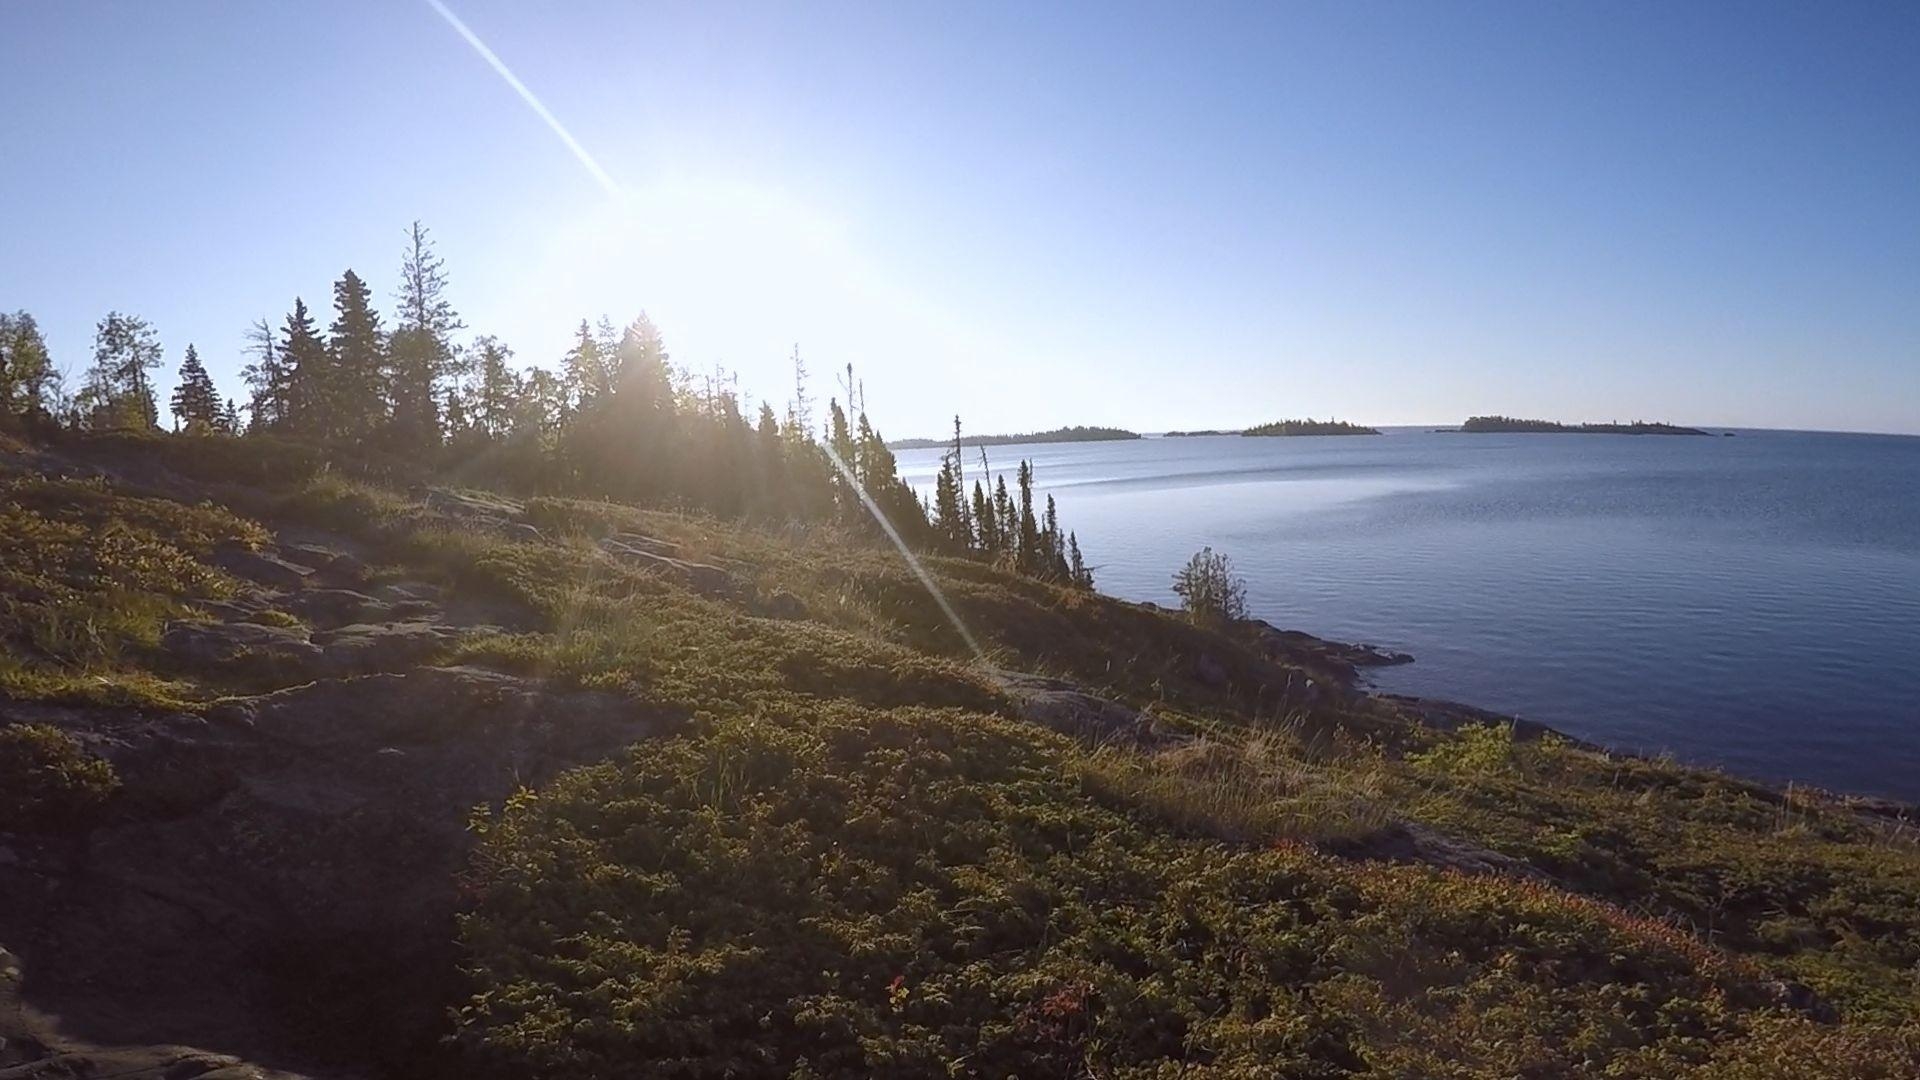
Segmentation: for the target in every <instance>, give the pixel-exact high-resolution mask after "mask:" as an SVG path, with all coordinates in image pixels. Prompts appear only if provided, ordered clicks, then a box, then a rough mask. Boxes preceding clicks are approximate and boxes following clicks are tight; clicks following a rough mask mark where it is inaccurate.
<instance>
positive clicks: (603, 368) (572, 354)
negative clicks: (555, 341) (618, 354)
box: [560, 319, 613, 412]
mask: <svg viewBox="0 0 1920 1080" xmlns="http://www.w3.org/2000/svg"><path fill="white" fill-rule="evenodd" d="M560 370H561V371H562V372H564V373H565V379H566V384H567V393H568V396H569V398H571V399H572V403H573V408H574V409H575V411H579V412H584V411H586V410H587V409H589V408H591V407H592V406H593V405H594V404H595V403H596V402H599V401H603V400H605V399H606V397H607V396H608V395H609V394H611V393H612V392H613V364H612V360H611V358H610V357H608V356H607V354H606V353H605V352H603V351H602V350H601V348H600V339H599V338H598V337H595V336H594V333H593V327H591V326H589V325H588V323H587V320H585V319H581V320H580V327H579V329H577V330H575V331H574V342H573V348H571V349H569V350H567V355H566V356H564V357H562V358H561V361H560Z"/></svg>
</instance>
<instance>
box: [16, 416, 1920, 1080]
mask: <svg viewBox="0 0 1920 1080" xmlns="http://www.w3.org/2000/svg"><path fill="white" fill-rule="evenodd" d="M429 479H430V478H424V477H415V476H409V475H407V474H406V470H405V469H404V467H399V466H394V465H392V464H391V463H386V464H380V465H375V464H373V463H367V464H364V465H363V466H362V467H361V468H360V470H359V472H358V473H357V478H356V479H347V478H344V477H343V476H342V471H341V470H340V469H339V468H338V467H335V468H331V469H329V468H323V467H322V464H321V461H320V459H319V458H318V457H317V455H315V454H313V453H311V452H310V451H307V450H305V449H304V448H301V447H297V446H291V445H286V444H277V443H273V442H272V441H271V440H257V439H256V440H249V442H248V444H247V445H246V446H245V447H240V446H239V445H238V444H237V443H234V442H232V441H230V440H224V439H217V438H205V439H186V438H154V439H116V438H95V439H82V440H77V441H73V442H71V443H69V444H68V445H65V446H62V447H60V448H58V449H57V450H34V449H28V448H24V447H23V448H16V449H15V450H14V451H12V452H9V453H6V454H4V455H0V519H3V520H0V525H4V533H5V535H6V536H7V537H8V542H7V543H6V544H5V545H3V546H0V604H3V605H4V606H0V639H3V640H4V642H5V653H4V658H3V659H0V949H3V950H5V951H4V954H0V1039H4V1040H5V1041H4V1043H0V1076H16V1075H18V1076H36V1077H53V1076H69V1075H79V1076H85V1075H115V1076H151V1077H161V1076H166V1077H174V1076H195V1075H203V1076H243V1075H273V1074H274V1073H275V1072H276V1071H277V1072H278V1073H283V1074H300V1075H310V1076H333V1075H340V1076H419V1075H447V1076H468V1075H480V1074H488V1073H499V1074H501V1075H516V1076H517V1075H537V1076H555V1077H559V1076H566V1077H579V1076H608V1077H612V1076H632V1075H649V1076H685V1077H696V1076H716V1077H717V1076H774V1077H801V1076H813V1077H820V1076H829V1075H831V1076H845V1077H854V1076H874V1075H883V1076H903V1077H904V1076H944V1075H973V1076H1004V1075H1011V1074H1014V1073H1016V1072H1017V1073H1018V1074H1019V1075H1022V1076H1060V1077H1067V1076H1089V1075H1092V1076H1101V1077H1121V1076H1127V1077H1141V1076H1171V1075H1176V1074H1177V1075H1182V1076H1185V1075H1217V1076H1316V1077H1317V1076H1348V1075H1360V1076H1380V1077H1388V1076H1410V1075H1447V1076H1489V1077H1508V1076H1515V1075H1528V1076H1549V1075H1570V1074H1571V1075H1607V1076H1669V1075H1673V1074H1675V1073H1676V1072H1680V1071H1685V1070H1695V1071H1697V1072H1698V1073H1699V1074H1700V1075H1708V1076H1727V1077H1751V1076H1835V1077H1842V1076H1845V1077H1854V1076H1885V1077H1904V1076H1911V1075H1914V1074H1915V1072H1916V1069H1917V1068H1920V1026H1916V1025H1917V1023H1920V848H1917V847H1916V846H1915V843H1914V840H1913V834H1912V830H1911V828H1910V826H1909V825H1908V824H1907V822H1906V818H1905V816H1904V814H1905V808H1902V807H1895V806H1888V805H1885V804H1880V803H1873V802H1868V801H1862V800H1848V799H1842V798H1838V797H1834V796H1829V795H1825V794H1821V793H1817V792H1805V791H1794V792H1790V793H1780V792H1776V791H1772V790H1768V789H1766V788H1763V787H1759V786H1756V785H1752V784H1748V783H1745V782H1742V781H1739V780H1737V779H1734V778H1730V777H1727V776H1723V775H1719V774H1715V773H1710V772H1702V771H1698V770H1690V769H1686V768H1681V767H1678V766H1676V765H1673V764H1671V763H1668V762H1661V761H1649V760H1643V759H1637V758H1627V757H1620V756H1612V755H1608V754H1606V753H1605V752H1603V751H1600V750H1598V749H1596V748H1590V747H1584V746H1581V745H1578V744H1576V743H1573V742H1571V741H1569V740H1565V739H1561V738H1559V737H1557V736H1554V735H1552V734H1551V733H1549V732H1544V731H1541V730H1539V729H1537V728H1529V727H1527V726H1525V725H1514V724H1505V723H1503V722H1502V721H1501V719H1500V718H1497V717H1491V716H1488V715H1486V714H1481V713H1477V712H1475V711H1473V710H1470V709H1465V708H1462V707H1457V706H1447V705H1442V704H1439V703H1432V702H1420V701H1410V700H1405V699H1393V698H1385V697H1380V696H1375V695H1371V694H1368V693H1366V692H1365V690H1364V687H1363V686H1362V684H1361V682H1360V680H1359V677H1358V673H1357V671H1356V666H1355V665H1356V664H1360V665H1364V664H1366V663H1370V662H1376V661H1378V660H1380V659H1382V658H1381V657H1379V656H1378V655H1377V654H1370V653H1368V652H1366V651H1364V650H1356V649H1351V648H1346V647H1341V646H1337V645H1333V644H1331V643H1325V642H1318V641H1315V640H1313V639H1311V638H1307V637H1305V636H1304V635H1290V634H1284V633H1280V632H1277V631H1273V630H1272V629H1271V628H1268V627H1265V626H1264V625H1262V624H1247V625H1242V626H1235V627H1228V628H1220V629H1208V628H1203V627H1198V626H1194V625H1191V624H1189V623H1187V622H1185V621H1183V620H1181V619H1178V618H1176V617H1174V616H1173V615H1171V614H1169V613H1165V612H1161V611H1158V610H1154V609H1151V608H1149V607H1145V606H1140V605H1132V604H1126V603H1122V602H1119V601H1116V600H1113V599H1111V598H1107V597H1102V596H1099V595H1097V594H1091V593H1087V592H1084V591H1081V590H1077V589H1070V588H1062V587H1059V586H1055V585H1050V584H1046V583H1042V582H1037V581H1034V580H1031V579H1028V578H1023V577H1019V576H1015V575H1012V574H1008V573H1005V572H1002V571H1000V570H997V569H995V568H992V567H990V566H987V565H984V564H982V563H980V562H977V561H973V560H967V559H950V558H933V559H929V560H928V569H929V571H930V572H931V574H932V575H933V577H934V578H935V580H936V581H937V582H938V584H939V586H940V588H941V589H942V591H943V592H944V593H945V595H946V598H947V599H948V600H949V601H950V603H951V606H952V608H953V609H954V611H955V612H956V613H957V615H958V617H959V618H960V620H961V621H962V622H963V623H964V624H965V626H966V628H967V631H968V632H969V633H970V634H971V636H972V637H974V638H975V639H977V640H978V642H979V643H980V645H981V648H982V650H983V653H984V655H980V656H976V655H975V654H974V653H973V652H972V651H971V650H970V649H969V647H968V645H967V644H966V642H965V640H964V639H963V637H962V635H961V634H960V632H959V631H958V630H957V629H956V628H955V627H954V626H953V625H952V624H951V623H949V621H948V619H947V617H946V616H945V614H944V613H943V612H942V609H941V607H940V605H939V604H938V603H937V602H936V600H935V599H934V598H933V597H932V596H931V595H930V594H929V593H928V592H927V590H926V589H925V588H924V587H923V586H922V585H921V584H920V582H919V581H918V580H917V579H916V578H915V577H914V575H913V574H912V573H911V572H910V571H909V570H908V569H907V568H906V567H905V566H904V565H903V564H902V562H901V560H900V558H899V556H898V555H897V554H896V553H895V552H893V551H892V550H891V549H888V548H886V547H884V546H881V545H879V544H877V543H876V542H875V541H874V540H873V539H872V538H870V537H868V536H866V535H865V534H864V533H861V532H858V531H854V530H842V529H837V528H824V527H816V528H809V529H800V528H794V529H790V530H772V529H752V528H745V527H740V526H735V525H731V524H727V523H723V522H716V521H713V520H710V519H705V518H698V517H691V516H684V515H679V514H673V513H667V512H661V511H649V510H640V509H635V508H631V507H625V506H620V505H614V504H608V503H595V502H584V501H578V500H568V499H555V498H546V497H532V498H512V497H508V496H505V495H500V494H493V493H485V492H475V491H466V490H459V489H454V488H448V487H444V486H438V485H436V484H434V483H431V482H428V481H429ZM476 807H478V808H479V809H478V810H476ZM185 1047H194V1048H199V1049H185ZM227 1055H237V1056H235V1057H229V1056H227Z"/></svg>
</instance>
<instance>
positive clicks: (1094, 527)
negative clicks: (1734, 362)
mask: <svg viewBox="0 0 1920 1080" xmlns="http://www.w3.org/2000/svg"><path fill="white" fill-rule="evenodd" d="M939 454H940V452H939V451H937V450H916V451H902V452H900V455H899V457H900V463H901V468H902V472H903V474H904V475H906V476H907V478H908V479H909V480H911V481H914V482H915V483H916V484H920V485H925V484H926V483H928V482H929V481H930V480H931V477H932V475H933V473H934V471H935V470H936V469H937V467H938V461H939ZM988 454H989V456H990V458H991V460H992V462H993V464H994V467H995V469H996V470H998V469H1005V470H1006V471H1007V472H1008V473H1009V482H1010V483H1011V475H1010V474H1011V472H1012V467H1013V466H1014V465H1015V464H1016V462H1017V460H1018V459H1019V458H1021V457H1028V458H1031V459H1032V460H1033V462H1034V467H1035V470H1036V480H1037V487H1038V488H1039V490H1040V491H1042V492H1043V493H1051V494H1052V495H1053V496H1054V497H1055V499H1056V500H1057V501H1058V503H1059V507H1060V516H1061V520H1062V522H1063V523H1064V525H1065V526H1066V527H1068V528H1071V529H1074V530H1076V531H1077V532H1078V533H1079V538H1080V546H1081V548H1082V550H1083V551H1085V552H1086V556H1087V559H1088V561H1089V562H1090V563H1092V564H1093V565H1095V566H1096V567H1097V568H1098V569H1097V584H1098V586H1099V588H1100V589H1101V590H1102V591H1103V592H1107V593H1110V594H1112V595H1115V596H1120V597H1125V598H1128V599H1134V600H1153V601H1156V602H1159V603H1173V602H1174V599H1175V598H1174V596H1173V593H1172V589H1171V584H1170V583H1171V575H1172V572H1173V570H1174V569H1175V568H1176V567H1177V566H1179V565H1180V564H1182V563H1184V562H1185V561H1186V559H1187V557H1188V556H1189V555H1191V554H1192V553H1193V552H1194V551H1196V550H1198V549H1199V548H1200V547H1201V546H1202V545H1206V544H1210V545H1212V546H1213V548H1214V549H1215V550H1216V551H1223V552H1225V553H1227V554H1228V555H1229V556H1230V557H1231V558H1232V559H1233V562H1234V565H1235V567H1236V569H1237V570H1238V571H1239V573H1240V574H1241V575H1242V576H1243V577H1244V578H1245V579H1246V583H1247V596H1248V601H1249V606H1250V607H1251V608H1252V611H1253V613H1254V614H1255V615H1258V616H1259V617H1261V618H1264V619H1267V620H1269V621H1271V622H1273V623H1275V624H1277V625H1279V626H1283V627H1289V628H1295V629H1300V630H1305V631H1308V632H1310V633H1314V634H1318V635H1320V636H1322V637H1328V638H1333V639H1337V640H1344V641H1364V642H1369V643H1372V644H1376V645H1383V646H1387V647H1390V648H1394V649H1400V650H1404V651H1406V652H1409V653H1412V654H1413V655H1414V657H1415V658H1416V662H1415V663H1413V664H1410V665H1407V666H1405V667H1399V668H1388V669H1383V670H1380V671H1378V672H1377V673H1376V674H1375V677H1374V684H1375V685H1376V686H1378V687H1379V688H1381V689H1383V690H1390V691H1396V692H1401V693H1410V694H1420V695H1425V696H1430V697H1440V698H1448V699H1452V700H1456V701H1462V702H1466V703H1468V704H1472V705H1478V706H1481V707H1483V708H1489V709H1495V710H1498V711H1501V712H1506V713H1512V714H1515V715H1519V716H1524V717H1527V718H1530V719H1534V720H1539V721H1542V722H1545V723H1548V724H1551V725H1553V726H1555V727H1557V728H1560V729H1561V730H1563V731H1566V732H1568V733H1570V734H1573V735H1576V736H1579V737H1581V738H1585V739H1590V740H1592V741H1594V742H1598V743H1602V744H1605V745H1609V746H1614V747H1619V748H1623V749H1633V750H1640V751H1648V752H1658V751H1672V752H1673V753H1674V754H1675V755H1676V756H1678V757H1680V758H1682V759H1684V760H1688V761H1694V762H1700V763H1705V764H1715V765H1721V766H1725V767H1726V768H1728V769H1731V770H1733V771H1734V772H1737V773H1741V774H1744V775H1749V776H1753V777H1756V778H1762V779H1768V780H1773V781H1785V780H1797V781H1800V782H1803V783H1813V784H1818V785H1821V786H1826V787H1832V788H1836V789H1841V790H1849V791H1858V792H1865V793H1871V794H1880V795H1890V796H1894V797H1898V798H1904V799H1910V800H1917V801H1920V438H1904V437H1897V436H1873V435H1836V434H1821V433H1805V432H1779V431H1741V432H1740V433H1739V434H1738V436H1737V437H1734V438H1726V437H1715V438H1699V437H1675V436H1638V437H1635V436H1620V435H1463V434H1458V433H1436V432H1431V431H1425V430H1421V431H1412V430H1396V431H1389V432H1387V433H1386V434H1383V435H1380V436H1370V437H1307V438H1241V437H1237V436H1224V437H1202V438H1182V439H1143V440H1138V441H1129V442H1110V443H1055V444H1049V445H1036V446H1023V447H1011V446H1009V447H990V448H989V449H988ZM967 464H968V467H969V470H970V471H971V472H974V473H976V474H977V470H978V465H979V451H978V450H970V451H969V459H968V462H967Z"/></svg>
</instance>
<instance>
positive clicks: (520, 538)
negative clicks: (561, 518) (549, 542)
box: [500, 521, 546, 544]
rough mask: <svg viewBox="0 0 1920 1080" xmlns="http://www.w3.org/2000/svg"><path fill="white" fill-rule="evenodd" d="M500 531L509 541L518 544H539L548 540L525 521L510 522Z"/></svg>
mask: <svg viewBox="0 0 1920 1080" xmlns="http://www.w3.org/2000/svg"><path fill="white" fill-rule="evenodd" d="M500 531H501V532H502V533H504V534H506V537H507V539H509V540H512V541H514V542H516V543H522V544H528V543H538V542H540V541H542V540H545V539H546V537H545V536H542V535H541V534H540V530H539V529H536V528H534V527H533V526H532V525H529V524H527V523H526V522H524V521H509V522H507V523H506V524H505V525H503V526H501V529H500Z"/></svg>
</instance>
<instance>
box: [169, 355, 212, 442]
mask: <svg viewBox="0 0 1920 1080" xmlns="http://www.w3.org/2000/svg"><path fill="white" fill-rule="evenodd" d="M171 411H172V413H173V416H174V419H175V420H177V421H178V422H179V426H180V427H181V428H183V429H185V430H187V431H189V432H192V433H195V434H207V433H210V432H214V431H218V430H219V429H220V427H221V421H222V411H221V407H220V394H219V393H218V392H217V391H216V390H214V388H213V379H212V377H210V376H209V375H208V374H207V369H206V366H205V365H203V364H201V363H200V353H199V352H198V351H196V350H195V349H194V347H193V345H192V344H191V343H189V344H188V345H187V355H186V358H185V359H183V360H182V361H180V385H179V386H177V387H175V388H174V391H173V400H172V402H171Z"/></svg>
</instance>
